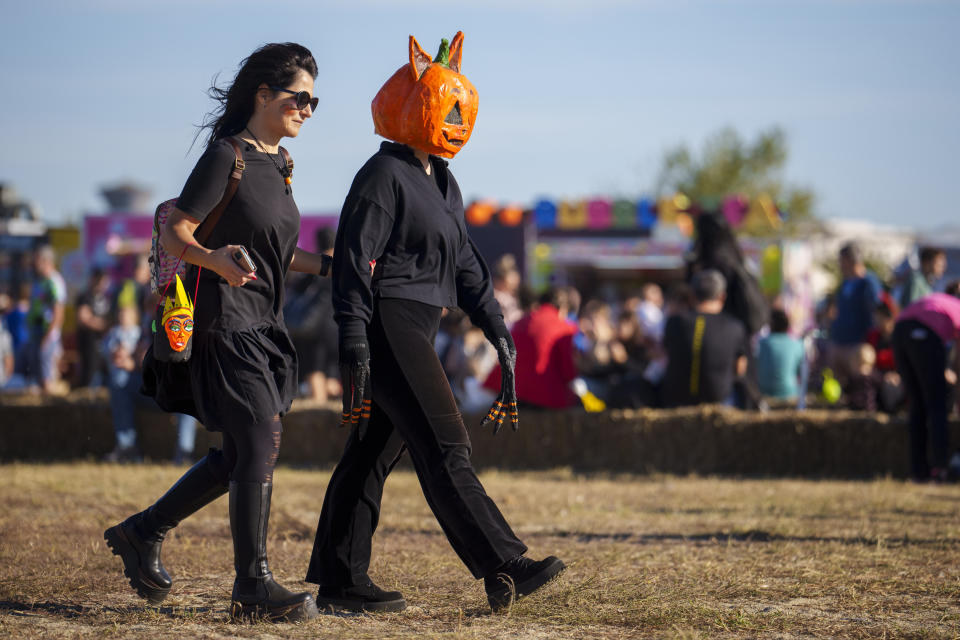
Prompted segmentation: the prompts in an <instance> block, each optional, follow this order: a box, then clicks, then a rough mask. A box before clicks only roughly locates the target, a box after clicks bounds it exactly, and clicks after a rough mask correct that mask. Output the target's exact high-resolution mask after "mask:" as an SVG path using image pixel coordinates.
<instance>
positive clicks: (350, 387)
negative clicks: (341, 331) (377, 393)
mask: <svg viewBox="0 0 960 640" xmlns="http://www.w3.org/2000/svg"><path fill="white" fill-rule="evenodd" d="M340 380H341V382H342V384H343V414H342V415H341V416H340V426H341V427H347V426H349V427H353V426H356V427H357V428H358V431H359V434H360V435H361V436H363V432H364V431H365V430H366V428H367V423H368V422H369V421H370V347H369V346H367V340H366V338H348V339H346V340H344V341H341V343H340Z"/></svg>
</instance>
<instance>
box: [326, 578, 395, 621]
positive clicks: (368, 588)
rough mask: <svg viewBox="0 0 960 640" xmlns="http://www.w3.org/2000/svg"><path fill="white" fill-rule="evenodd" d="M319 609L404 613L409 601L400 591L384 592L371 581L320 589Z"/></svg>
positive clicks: (330, 611) (329, 611)
mask: <svg viewBox="0 0 960 640" xmlns="http://www.w3.org/2000/svg"><path fill="white" fill-rule="evenodd" d="M317 608H318V609H320V611H322V612H323V613H336V612H338V611H352V612H355V613H360V612H363V611H368V612H371V613H388V612H395V611H403V610H404V609H406V608H407V601H406V600H404V599H403V594H402V593H400V592H399V591H384V590H383V589H381V588H380V587H378V586H377V585H375V584H374V583H373V582H372V581H371V582H368V583H367V584H364V585H358V586H352V587H320V589H319V590H318V591H317Z"/></svg>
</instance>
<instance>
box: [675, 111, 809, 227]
mask: <svg viewBox="0 0 960 640" xmlns="http://www.w3.org/2000/svg"><path fill="white" fill-rule="evenodd" d="M786 160H787V142H786V136H785V135H784V133H783V131H782V130H781V129H779V128H776V127H775V128H773V129H770V130H768V131H764V132H762V133H760V134H759V135H758V136H757V138H756V140H754V141H753V142H752V143H750V142H745V141H744V140H743V138H741V137H740V134H738V133H737V132H736V131H735V130H734V129H732V128H725V129H722V130H720V131H719V132H717V133H716V134H714V135H712V136H710V137H709V138H708V139H707V141H706V144H705V145H704V148H703V153H702V154H701V155H700V157H696V156H695V155H694V154H693V153H691V152H690V149H688V148H687V147H686V146H685V145H680V146H678V147H675V148H673V149H670V150H669V151H667V153H666V154H665V155H664V158H663V166H662V167H661V169H660V175H659V177H658V179H657V193H658V194H662V195H666V194H671V193H675V192H677V191H680V192H683V193H684V194H686V195H687V196H688V197H689V198H690V199H691V200H692V201H693V202H695V203H698V204H700V206H701V207H702V208H704V209H715V208H717V207H718V206H719V203H720V202H721V201H722V200H723V199H724V198H725V197H727V196H729V195H734V194H742V195H744V196H746V197H747V198H749V199H751V200H753V199H754V198H756V197H757V196H759V195H761V194H767V195H769V196H770V197H771V198H772V199H773V201H774V202H776V203H777V204H778V206H779V207H780V208H781V209H782V210H783V211H786V213H787V216H786V219H785V220H784V221H783V225H782V228H781V229H779V230H774V229H772V228H770V227H769V226H767V225H763V224H759V225H758V224H754V225H747V227H745V228H741V231H742V232H744V233H748V234H753V235H772V234H774V233H781V232H782V233H784V234H785V235H793V234H798V233H807V232H809V231H811V230H812V229H814V228H816V227H817V226H819V225H818V224H817V219H816V216H815V215H814V212H813V207H814V199H815V198H814V194H813V192H812V191H811V190H809V189H803V188H797V187H792V186H789V185H786V184H784V182H783V178H782V169H783V165H784V163H785V162H786Z"/></svg>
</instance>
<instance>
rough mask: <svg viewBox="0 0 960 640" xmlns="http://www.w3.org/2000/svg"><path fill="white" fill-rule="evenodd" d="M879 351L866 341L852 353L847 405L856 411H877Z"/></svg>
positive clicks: (846, 391)
mask: <svg viewBox="0 0 960 640" xmlns="http://www.w3.org/2000/svg"><path fill="white" fill-rule="evenodd" d="M876 363H877V352H876V350H874V348H873V347H872V346H871V345H870V344H869V343H866V342H864V343H863V344H861V345H859V346H858V347H857V348H856V349H854V350H853V351H852V353H851V355H850V363H849V367H850V373H849V377H848V382H847V386H846V389H845V390H844V391H845V395H846V397H847V406H848V407H849V408H851V409H854V410H856V411H876V410H877V395H878V392H879V390H880V376H879V375H878V374H877V372H876V370H875V368H876Z"/></svg>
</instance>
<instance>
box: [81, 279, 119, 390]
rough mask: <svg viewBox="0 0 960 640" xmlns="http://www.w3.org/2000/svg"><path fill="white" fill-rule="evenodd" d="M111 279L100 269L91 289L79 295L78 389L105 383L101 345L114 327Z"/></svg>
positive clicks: (89, 284)
mask: <svg viewBox="0 0 960 640" xmlns="http://www.w3.org/2000/svg"><path fill="white" fill-rule="evenodd" d="M113 307H114V304H113V301H112V300H111V299H110V276H109V275H108V274H107V272H106V271H104V270H103V269H102V268H100V267H94V269H93V271H91V273H90V279H89V281H88V283H87V288H86V289H84V290H83V291H81V292H80V294H79V295H77V300H76V310H77V357H78V359H79V361H78V363H77V365H78V366H77V376H76V386H77V387H89V386H91V385H92V386H100V385H102V384H103V383H104V382H105V380H104V377H105V375H104V374H105V373H106V362H105V361H104V359H103V356H102V350H101V344H100V343H101V342H102V341H103V337H104V335H106V333H107V329H108V328H109V327H110V319H111V318H110V317H111V315H112V313H113Z"/></svg>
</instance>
